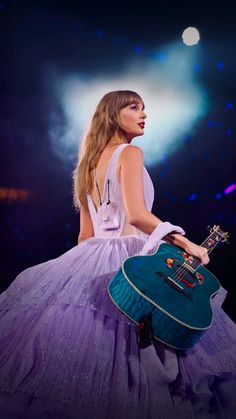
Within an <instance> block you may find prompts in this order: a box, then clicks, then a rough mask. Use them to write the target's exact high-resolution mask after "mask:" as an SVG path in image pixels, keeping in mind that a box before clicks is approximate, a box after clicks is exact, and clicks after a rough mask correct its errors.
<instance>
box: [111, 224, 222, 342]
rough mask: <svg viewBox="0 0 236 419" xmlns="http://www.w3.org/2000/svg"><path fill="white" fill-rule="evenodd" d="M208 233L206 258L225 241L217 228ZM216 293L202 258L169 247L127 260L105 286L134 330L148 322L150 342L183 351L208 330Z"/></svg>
mask: <svg viewBox="0 0 236 419" xmlns="http://www.w3.org/2000/svg"><path fill="white" fill-rule="evenodd" d="M208 230H209V231H210V235H209V236H208V237H207V238H206V240H204V242H203V243H202V244H201V246H203V247H205V248H206V249H208V254H209V253H210V252H212V250H213V249H214V248H215V247H216V246H217V245H218V244H219V243H221V242H228V233H227V232H223V231H222V230H221V229H220V227H219V226H216V225H214V227H213V228H210V227H208ZM219 289H220V283H219V281H218V280H217V278H216V277H215V276H214V275H213V274H212V273H211V272H210V271H209V270H208V269H207V268H206V267H204V266H202V265H201V263H200V259H198V258H197V257H194V256H192V255H189V254H187V253H186V252H185V251H183V249H181V248H179V247H178V246H174V245H172V244H168V243H162V244H161V245H160V246H159V248H158V250H157V251H156V252H155V253H153V254H148V255H140V256H131V257H128V258H127V259H126V260H125V261H124V262H123V264H122V266H121V267H120V269H119V270H118V271H117V272H116V274H115V275H114V276H113V278H112V279H111V281H110V282H109V284H108V293H109V295H110V297H111V299H112V301H113V302H114V304H115V305H116V306H117V307H118V308H119V310H121V311H122V313H123V314H124V315H126V316H127V317H128V318H129V319H131V320H132V321H133V322H134V323H135V324H137V325H139V324H140V322H141V321H142V319H143V318H145V317H147V318H149V319H151V330H152V336H153V338H156V339H157V340H159V341H161V342H163V343H165V344H166V345H169V346H171V347H173V348H176V349H183V350H185V349H188V348H191V347H192V346H194V345H195V344H196V342H197V341H198V340H199V339H200V337H201V336H202V334H203V333H204V332H205V331H206V330H207V329H209V328H210V327H211V325H212V321H213V312H212V308H211V299H212V298H213V297H214V296H215V295H216V294H217V292H218V291H219Z"/></svg>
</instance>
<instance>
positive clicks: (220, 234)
mask: <svg viewBox="0 0 236 419" xmlns="http://www.w3.org/2000/svg"><path fill="white" fill-rule="evenodd" d="M207 229H208V231H210V233H211V234H216V236H215V238H217V240H218V241H221V242H222V243H226V244H229V240H228V238H229V233H228V232H227V231H223V230H221V228H220V226H219V225H214V226H213V227H211V226H208V227H207Z"/></svg>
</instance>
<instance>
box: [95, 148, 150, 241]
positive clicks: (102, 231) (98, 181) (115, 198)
mask: <svg viewBox="0 0 236 419" xmlns="http://www.w3.org/2000/svg"><path fill="white" fill-rule="evenodd" d="M126 147H129V148H137V147H134V146H132V145H129V144H127V143H124V144H120V145H118V146H116V147H112V148H110V147H106V148H105V149H104V150H103V152H102V154H101V157H100V159H99V162H98V164H97V167H96V168H95V171H94V173H93V174H94V184H93V189H92V191H91V193H90V194H87V198H88V207H89V212H90V216H91V219H92V223H93V228H94V235H95V236H96V237H118V236H123V235H130V234H137V235H140V236H142V237H146V236H147V235H146V234H145V233H143V232H142V231H140V230H138V229H137V228H135V227H134V226H132V225H131V224H130V223H129V220H128V217H127V213H126V211H125V208H124V197H123V195H122V185H121V183H120V171H121V165H122V162H124V160H125V159H124V158H122V155H123V154H124V153H123V150H125V149H126ZM126 165H127V162H126ZM130 175H131V172H130ZM142 179H143V185H142V189H143V194H144V201H145V206H146V208H147V209H148V210H149V211H151V208H152V205H153V200H154V188H153V183H152V181H151V178H150V176H149V174H148V172H147V170H146V169H145V167H144V166H143V173H142ZM123 182H124V183H125V182H126V180H123ZM123 189H124V188H123ZM100 200H101V202H102V203H103V208H102V211H103V210H104V211H106V214H107V215H108V217H109V216H110V217H111V218H112V217H114V207H113V204H114V205H116V207H117V211H118V212H119V219H120V223H119V226H118V227H117V226H116V227H114V228H110V229H109V228H108V229H106V226H105V223H102V222H101V218H102V217H103V214H102V211H101V208H99V207H100V205H99V202H100ZM109 201H111V202H110V204H107V203H108V202H109ZM111 227H112V226H111Z"/></svg>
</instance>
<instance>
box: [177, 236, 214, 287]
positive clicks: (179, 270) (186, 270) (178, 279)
mask: <svg viewBox="0 0 236 419" xmlns="http://www.w3.org/2000/svg"><path fill="white" fill-rule="evenodd" d="M217 235H218V236H219V235H221V234H220V233H219V232H216V231H214V232H213V233H211V234H210V236H208V237H207V238H206V239H205V240H204V242H203V243H202V244H201V246H202V247H204V245H205V244H207V242H208V241H209V240H214V243H213V244H210V247H208V244H207V247H206V246H205V247H206V248H207V249H208V250H209V252H208V254H210V253H211V252H212V250H213V249H214V248H215V247H216V246H217V244H218V243H219V242H220V241H221V240H220V239H219V238H218V240H217ZM190 256H191V255H190ZM194 258H196V256H194ZM183 263H184V262H183ZM195 264H197V265H196V266H194V265H195ZM200 265H201V263H199V262H198V260H194V261H193V263H192V265H191V267H192V268H194V269H195V270H196V269H197V268H198V267H199V266H200ZM186 272H188V269H187V268H186V267H185V266H183V265H181V267H179V268H178V269H177V270H176V271H175V272H174V273H173V274H172V275H171V276H170V278H171V279H174V280H176V282H177V283H178V282H181V278H179V276H180V275H183V274H184V273H186ZM178 275H179V276H178ZM175 276H176V278H175Z"/></svg>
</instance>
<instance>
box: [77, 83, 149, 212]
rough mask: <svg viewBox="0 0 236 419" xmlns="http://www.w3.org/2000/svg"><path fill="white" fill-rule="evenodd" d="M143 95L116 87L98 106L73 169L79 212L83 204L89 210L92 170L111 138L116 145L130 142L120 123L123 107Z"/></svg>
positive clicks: (136, 100)
mask: <svg viewBox="0 0 236 419" xmlns="http://www.w3.org/2000/svg"><path fill="white" fill-rule="evenodd" d="M140 101H141V102H142V103H143V100H142V98H141V97H140V96H139V95H138V94H137V93H136V92H133V91H130V90H116V91H113V92H109V93H107V94H105V95H104V96H103V97H102V99H101V100H100V102H99V103H98V105H97V108H96V110H95V113H94V115H93V117H92V120H91V124H90V128H89V131H88V133H87V134H86V136H85V137H84V138H83V140H82V142H81V146H80V149H79V153H78V162H77V165H76V167H75V170H74V171H73V203H74V207H75V209H76V210H77V211H79V210H80V208H81V205H82V206H83V207H85V208H86V209H88V203H87V193H90V192H91V190H92V188H93V176H92V173H91V172H92V170H93V168H94V167H96V166H97V163H98V161H99V158H100V156H101V154H102V151H103V150H104V148H105V147H106V145H107V144H108V143H109V141H110V140H111V139H112V138H114V137H115V138H116V139H117V144H123V143H127V138H126V133H125V131H124V130H123V129H122V128H121V126H120V119H119V113H120V110H121V109H123V108H125V107H126V106H128V105H131V104H132V103H137V102H140Z"/></svg>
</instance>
